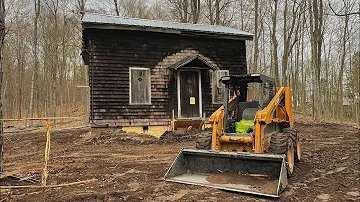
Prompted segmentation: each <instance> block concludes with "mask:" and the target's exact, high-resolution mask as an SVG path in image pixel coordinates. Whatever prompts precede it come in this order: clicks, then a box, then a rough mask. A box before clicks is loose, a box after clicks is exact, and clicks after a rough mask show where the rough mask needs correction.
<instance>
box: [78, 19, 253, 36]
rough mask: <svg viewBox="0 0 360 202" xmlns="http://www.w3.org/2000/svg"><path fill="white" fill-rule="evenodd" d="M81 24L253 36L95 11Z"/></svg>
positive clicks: (166, 31) (200, 25)
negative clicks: (96, 12)
mask: <svg viewBox="0 0 360 202" xmlns="http://www.w3.org/2000/svg"><path fill="white" fill-rule="evenodd" d="M82 26H83V27H84V28H99V29H125V30H141V31H151V32H163V33H175V34H180V35H200V36H205V37H213V38H214V37H215V38H224V37H225V38H229V39H235V40H252V39H253V36H254V35H253V34H251V33H248V32H244V31H240V30H238V29H234V28H230V27H224V26H218V25H204V24H190V23H178V22H168V21H159V20H148V19H136V18H125V17H119V16H111V15H104V14H95V13H85V14H84V16H83V18H82Z"/></svg>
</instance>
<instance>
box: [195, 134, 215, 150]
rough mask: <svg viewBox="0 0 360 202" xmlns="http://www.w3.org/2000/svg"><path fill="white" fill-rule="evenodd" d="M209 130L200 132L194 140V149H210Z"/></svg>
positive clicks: (210, 135) (210, 136)
mask: <svg viewBox="0 0 360 202" xmlns="http://www.w3.org/2000/svg"><path fill="white" fill-rule="evenodd" d="M211 140H212V133H211V132H202V133H200V134H199V136H198V138H197V140H196V149H203V150H210V149H211Z"/></svg>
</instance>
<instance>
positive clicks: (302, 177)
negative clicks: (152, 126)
mask: <svg viewBox="0 0 360 202" xmlns="http://www.w3.org/2000/svg"><path fill="white" fill-rule="evenodd" d="M296 127H297V128H298V129H299V131H300V133H301V137H302V145H303V156H302V161H301V162H300V163H298V164H297V165H296V168H295V170H294V176H293V177H292V178H291V179H290V181H289V185H288V187H287V188H286V190H285V191H284V192H283V193H282V195H281V197H280V198H279V199H269V198H263V197H257V196H252V195H246V194H239V193H232V192H227V191H221V190H217V189H213V188H204V187H198V186H191V185H182V184H175V183H170V182H164V181H163V176H164V174H165V173H166V171H167V169H168V168H169V166H170V165H171V163H172V162H173V160H174V159H175V157H176V155H177V154H178V152H179V150H180V149H181V148H184V147H186V148H189V147H194V145H195V142H194V140H193V138H185V140H181V138H180V139H177V140H176V141H169V140H165V141H159V140H157V139H156V138H153V137H150V136H145V135H132V134H126V133H121V132H120V131H119V130H116V129H97V130H96V131H92V132H90V131H89V129H75V130H62V131H58V132H53V133H52V139H51V153H50V162H49V172H50V173H49V178H48V184H49V185H55V184H62V183H69V182H76V181H80V180H88V179H97V181H95V182H92V183H87V184H84V185H73V186H67V187H60V188H48V189H44V190H43V189H32V188H26V189H1V190H0V191H1V192H0V194H1V195H0V201H268V200H273V201H359V200H360V175H359V174H360V173H359V167H360V164H359V131H358V130H357V129H355V128H353V127H351V126H342V125H333V124H312V123H311V124H305V123H297V124H296ZM4 144H5V148H4V152H5V162H4V163H5V172H6V173H13V175H15V176H18V177H20V178H24V177H27V176H28V177H31V178H30V179H32V180H33V181H36V180H40V179H41V170H42V165H43V163H42V162H43V153H44V146H45V135H44V132H41V131H38V132H36V131H30V132H20V133H7V134H5V138H4ZM6 173H5V174H6ZM0 185H2V186H4V185H40V182H28V181H20V180H19V179H14V178H9V177H6V178H3V179H0Z"/></svg>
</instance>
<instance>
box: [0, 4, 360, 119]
mask: <svg viewBox="0 0 360 202" xmlns="http://www.w3.org/2000/svg"><path fill="white" fill-rule="evenodd" d="M5 7H6V13H5V20H6V32H5V41H4V42H5V43H4V47H3V61H2V62H3V63H2V65H3V66H2V67H3V87H2V97H3V106H4V108H3V114H4V118H24V117H45V116H63V115H69V113H70V114H71V113H73V112H75V111H78V110H80V111H83V113H85V110H84V109H85V106H86V104H87V99H88V97H87V88H78V87H77V86H79V85H87V69H86V67H85V66H84V65H83V61H82V58H81V55H80V53H81V42H82V39H81V35H82V33H81V31H82V29H81V23H80V20H81V16H82V15H81V12H82V11H85V12H95V13H104V14H109V15H119V16H123V17H133V18H145V19H155V20H167V21H176V22H184V23H201V24H212V25H223V26H228V27H233V28H237V29H240V30H243V31H246V32H250V33H254V40H253V41H249V42H248V43H247V59H248V72H249V73H254V72H261V73H264V74H267V75H270V76H273V77H274V78H275V79H276V82H277V84H278V85H290V86H291V87H292V89H293V100H294V102H293V105H294V106H293V107H294V110H295V112H296V113H299V114H304V115H309V116H312V117H313V118H314V120H315V121H322V120H337V121H350V122H358V121H359V69H360V42H359V41H360V40H359V36H360V3H358V1H357V0H336V1H335V0H324V1H317V0H283V1H279V0H102V1H97V0H5Z"/></svg>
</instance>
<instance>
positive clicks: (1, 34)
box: [0, 0, 5, 174]
mask: <svg viewBox="0 0 360 202" xmlns="http://www.w3.org/2000/svg"><path fill="white" fill-rule="evenodd" d="M4 38H5V4H4V0H0V174H2V173H3V172H4V164H3V154H4V152H3V122H2V118H3V117H2V96H1V93H2V78H3V75H2V52H3V45H4Z"/></svg>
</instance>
